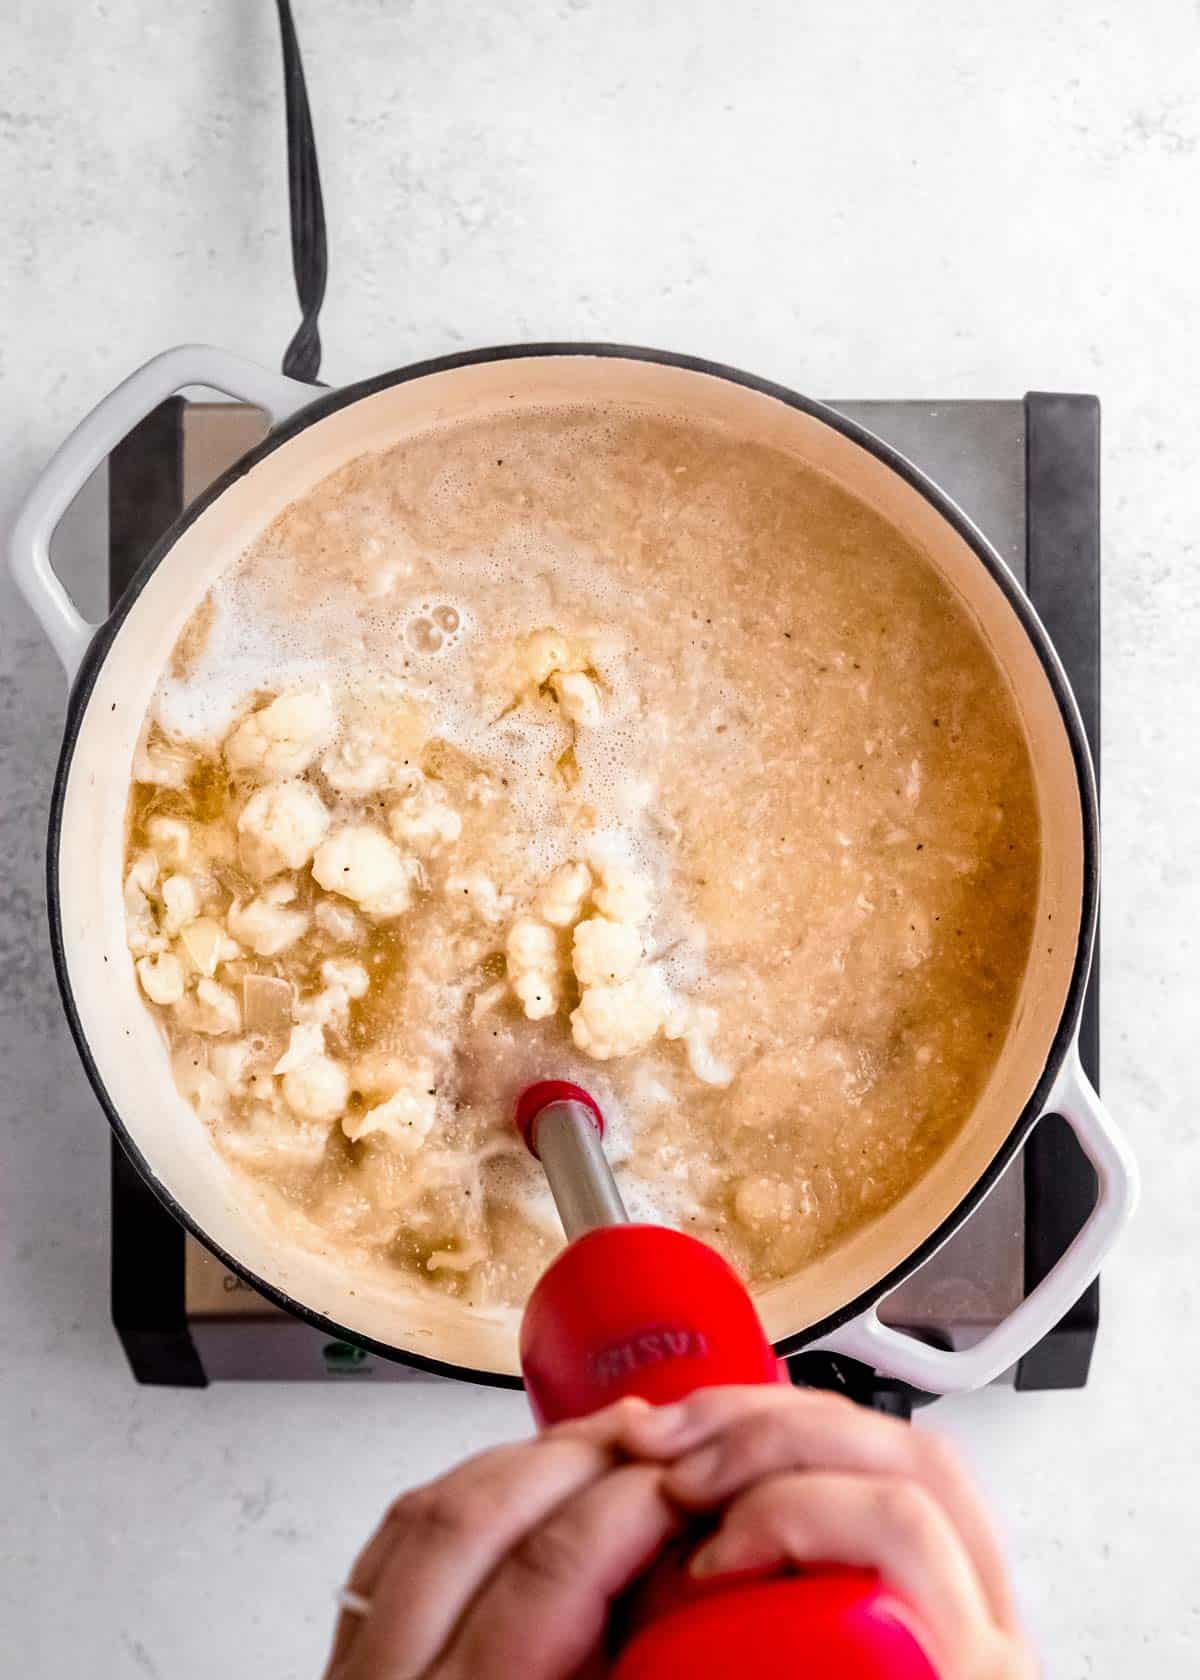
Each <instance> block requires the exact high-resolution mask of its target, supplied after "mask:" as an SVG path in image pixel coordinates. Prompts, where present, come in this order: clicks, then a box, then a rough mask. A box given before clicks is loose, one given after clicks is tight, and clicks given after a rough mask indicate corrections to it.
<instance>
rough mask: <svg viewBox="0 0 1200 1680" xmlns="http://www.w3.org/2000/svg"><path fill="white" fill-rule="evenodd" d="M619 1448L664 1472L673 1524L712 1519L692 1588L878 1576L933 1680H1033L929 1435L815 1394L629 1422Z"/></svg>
mask: <svg viewBox="0 0 1200 1680" xmlns="http://www.w3.org/2000/svg"><path fill="white" fill-rule="evenodd" d="M617 1439H618V1441H619V1442H620V1443H622V1444H623V1445H624V1446H625V1448H626V1450H627V1451H628V1452H629V1453H630V1454H632V1455H634V1456H636V1457H638V1458H639V1459H641V1460H643V1461H651V1462H653V1461H655V1460H657V1461H659V1462H661V1463H662V1464H663V1466H664V1471H665V1473H664V1478H663V1484H662V1486H663V1490H664V1492H665V1494H666V1495H667V1497H668V1498H669V1499H670V1500H671V1501H672V1502H673V1503H674V1504H676V1505H677V1506H678V1507H679V1508H680V1509H681V1510H682V1511H686V1512H692V1513H696V1514H699V1513H701V1512H710V1513H711V1512H713V1511H716V1510H720V1511H721V1513H722V1514H721V1516H720V1520H719V1523H718V1526H717V1529H716V1531H715V1533H714V1534H713V1535H712V1537H711V1538H710V1539H708V1540H707V1541H706V1542H705V1543H704V1545H702V1546H701V1548H700V1549H699V1551H698V1552H697V1553H696V1554H695V1556H694V1557H693V1559H692V1561H691V1565H690V1567H691V1570H692V1573H693V1574H694V1575H697V1576H700V1577H702V1578H711V1577H713V1576H718V1575H722V1574H732V1573H738V1572H741V1571H743V1570H748V1569H756V1568H762V1567H769V1566H770V1565H772V1564H789V1563H790V1564H812V1563H818V1562H823V1563H843V1564H855V1565H860V1566H863V1567H867V1568H872V1569H876V1570H878V1571H879V1573H880V1575H881V1576H882V1577H883V1578H884V1580H885V1581H886V1582H887V1583H888V1584H889V1585H891V1586H892V1587H894V1588H895V1590H896V1591H897V1592H898V1593H899V1594H900V1595H901V1597H902V1598H904V1599H905V1600H906V1601H907V1602H908V1603H909V1604H910V1605H911V1606H912V1608H913V1610H914V1611H915V1612H916V1614H917V1615H918V1616H919V1617H920V1619H921V1621H922V1623H923V1624H924V1626H925V1628H926V1630H927V1632H928V1634H929V1637H930V1638H931V1639H932V1640H933V1642H934V1649H933V1651H932V1652H931V1656H932V1657H933V1659H934V1662H935V1663H936V1665H937V1667H938V1669H939V1673H940V1674H941V1675H942V1676H943V1680H1033V1677H1034V1676H1035V1675H1036V1674H1037V1663H1036V1660H1035V1658H1034V1656H1033V1653H1032V1650H1031V1649H1030V1647H1029V1645H1028V1644H1027V1642H1026V1640H1025V1639H1024V1637H1023V1635H1022V1633H1021V1630H1020V1627H1019V1624H1018V1621H1017V1615H1016V1608H1015V1605H1014V1603H1013V1597H1012V1591H1011V1588H1010V1586H1009V1581H1008V1571H1007V1568H1006V1566H1005V1562H1004V1556H1003V1553H1002V1551H1001V1549H1000V1545H999V1542H998V1541H997V1538H996V1535H995V1532H994V1530H993V1527H992V1523H991V1519H990V1517H989V1516H988V1513H987V1510H986V1508H985V1507H984V1505H983V1502H982V1500H981V1499H980V1496H979V1494H978V1493H977V1491H976V1489H975V1487H974V1485H973V1483H972V1482H971V1479H970V1478H969V1476H968V1475H967V1473H966V1471H965V1470H964V1468H963V1467H962V1465H961V1464H960V1462H959V1460H958V1457H957V1455H956V1454H955V1453H954V1452H952V1450H951V1449H950V1448H949V1447H948V1446H946V1444H945V1443H944V1442H943V1441H942V1440H940V1439H939V1438H938V1437H937V1436H936V1435H930V1434H926V1433H924V1432H923V1431H919V1430H915V1429H912V1428H911V1427H910V1426H909V1425H907V1424H903V1423H899V1422H898V1421H896V1420H895V1419H893V1418H887V1417H883V1416H881V1415H880V1414H879V1413H877V1412H870V1411H866V1410H864V1409H863V1408H862V1407H860V1406H856V1405H854V1404H853V1402H851V1401H848V1400H844V1399H841V1398H840V1397H838V1396H835V1395H830V1394H823V1393H819V1392H817V1391H816V1390H811V1389H795V1388H786V1387H778V1388H776V1387H754V1388H733V1387H730V1388H711V1389H705V1390H701V1391H699V1392H697V1393H696V1394H694V1395H692V1396H690V1397H689V1398H688V1399H687V1400H685V1401H683V1402H681V1403H680V1404H679V1405H675V1406H663V1407H658V1408H656V1409H655V1408H652V1409H649V1410H646V1411H644V1412H637V1413H631V1414H628V1415H626V1416H625V1417H624V1418H622V1419H620V1420H619V1433H618V1436H617Z"/></svg>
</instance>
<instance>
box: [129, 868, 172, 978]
mask: <svg viewBox="0 0 1200 1680" xmlns="http://www.w3.org/2000/svg"><path fill="white" fill-rule="evenodd" d="M157 883H158V859H157V858H156V857H155V855H154V853H153V852H139V853H138V855H137V856H136V857H135V858H134V860H133V862H132V863H131V864H130V866H129V873H128V875H126V877H125V940H126V943H127V944H128V946H129V949H130V950H131V951H132V952H133V954H134V956H135V957H137V956H148V955H151V954H152V953H153V952H155V951H165V950H166V948H167V941H166V939H165V938H164V937H163V935H162V934H160V933H159V931H158V923H157V922H156V921H155V919H154V906H153V905H152V904H151V902H150V894H151V893H152V892H153V891H154V888H155V886H156V885H157Z"/></svg>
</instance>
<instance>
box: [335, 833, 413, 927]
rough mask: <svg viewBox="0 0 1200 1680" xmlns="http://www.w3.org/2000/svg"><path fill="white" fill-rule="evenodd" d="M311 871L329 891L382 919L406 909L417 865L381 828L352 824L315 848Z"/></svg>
mask: <svg viewBox="0 0 1200 1680" xmlns="http://www.w3.org/2000/svg"><path fill="white" fill-rule="evenodd" d="M312 872H313V875H314V876H315V877H316V880H317V882H318V884H319V885H320V886H322V887H324V888H325V889H326V890H327V891H328V892H336V893H340V894H341V895H342V897H343V898H352V899H353V900H354V901H355V903H356V904H358V906H359V908H360V909H362V910H363V911H365V913H366V914H367V915H368V916H376V917H380V918H384V917H388V916H402V915H403V914H404V912H405V911H406V910H407V909H408V908H409V906H410V905H411V903H412V892H413V884H414V882H415V881H416V879H417V877H418V875H419V874H420V866H419V864H418V863H417V861H416V859H415V858H409V857H405V856H404V854H403V852H401V851H399V850H398V849H397V847H395V846H394V845H393V844H392V842H391V841H390V840H389V839H388V837H387V835H386V834H384V833H383V831H382V830H381V829H378V828H372V827H371V826H370V825H369V824H367V823H352V824H350V826H349V827H347V828H339V829H338V830H337V832H336V833H334V834H331V835H330V837H329V839H328V840H326V841H325V842H324V844H323V845H321V846H320V847H318V849H317V855H316V857H315V858H314V859H313V866H312Z"/></svg>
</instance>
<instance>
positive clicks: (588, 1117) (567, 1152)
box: [536, 1101, 629, 1240]
mask: <svg viewBox="0 0 1200 1680" xmlns="http://www.w3.org/2000/svg"><path fill="white" fill-rule="evenodd" d="M536 1138H537V1153H538V1158H539V1159H540V1161H541V1163H542V1166H543V1167H544V1168H545V1172H546V1177H547V1179H548V1180H549V1182H550V1191H551V1194H552V1195H553V1197H554V1204H555V1206H556V1207H557V1208H558V1216H559V1218H560V1219H561V1220H562V1223H563V1230H564V1231H565V1232H566V1233H567V1237H568V1240H570V1239H572V1238H574V1237H578V1236H581V1235H582V1233H583V1232H584V1231H591V1230H593V1229H594V1228H595V1227H596V1226H597V1225H628V1223H629V1215H628V1214H627V1213H626V1212H625V1204H624V1202H623V1201H622V1200H621V1192H620V1191H619V1190H618V1189H617V1184H616V1180H615V1179H614V1178H613V1175H612V1168H611V1167H610V1166H609V1164H608V1160H607V1157H606V1156H605V1153H604V1146H603V1144H602V1143H601V1141H600V1134H599V1132H598V1131H597V1129H596V1121H595V1119H594V1117H593V1116H592V1114H591V1113H590V1112H589V1111H588V1110H587V1109H586V1108H585V1107H584V1106H583V1104H582V1103H580V1102H570V1101H565V1102H553V1103H548V1104H547V1105H546V1107H545V1108H544V1109H542V1111H541V1113H540V1114H539V1115H538V1117H537V1121H536Z"/></svg>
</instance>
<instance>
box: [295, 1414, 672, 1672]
mask: <svg viewBox="0 0 1200 1680" xmlns="http://www.w3.org/2000/svg"><path fill="white" fill-rule="evenodd" d="M639 1411H649V1407H647V1406H646V1404H645V1402H644V1401H639V1400H625V1401H621V1402H619V1403H618V1404H617V1405H615V1406H611V1407H609V1408H607V1409H606V1410H605V1411H603V1412H597V1413H594V1414H593V1415H592V1416H591V1417H588V1418H584V1419H581V1420H578V1421H576V1422H571V1423H566V1424H560V1425H558V1426H557V1427H556V1428H554V1429H549V1430H547V1431H545V1433H544V1434H542V1435H541V1436H540V1437H538V1439H536V1440H533V1441H527V1442H521V1443H516V1444H513V1445H510V1446H504V1447H497V1448H495V1449H493V1450H492V1451H491V1452H485V1453H481V1454H480V1455H479V1456H478V1457H477V1458H472V1459H469V1460H468V1461H467V1462H466V1463H465V1464H461V1465H459V1466H458V1467H457V1468H456V1469H454V1470H452V1471H450V1472H449V1474H448V1475H445V1476H441V1477H439V1478H438V1479H437V1480H436V1481H434V1482H430V1483H429V1484H428V1485H427V1486H425V1487H421V1488H415V1489H414V1490H413V1491H412V1492H411V1493H406V1494H403V1495H402V1496H401V1497H400V1498H399V1499H398V1500H397V1501H396V1503H395V1504H394V1505H393V1506H392V1507H391V1509H390V1510H389V1511H388V1513H387V1515H386V1516H385V1518H384V1520H383V1522H382V1524H381V1525H380V1527H379V1529H378V1530H377V1532H376V1534H375V1535H374V1537H373V1538H372V1539H371V1541H370V1542H369V1543H368V1544H367V1546H366V1548H365V1549H364V1550H363V1552H362V1553H361V1554H360V1556H359V1558H358V1561H357V1563H356V1564H355V1565H354V1568H353V1570H352V1571H351V1574H350V1579H349V1581H348V1583H347V1585H348V1587H349V1589H350V1591H351V1592H354V1593H357V1594H359V1595H361V1597H363V1598H364V1599H366V1600H367V1601H368V1602H369V1605H370V1609H369V1613H368V1614H367V1615H366V1616H360V1615H357V1614H353V1613H351V1612H349V1611H344V1612H343V1614H342V1616H341V1617H340V1619H339V1621H338V1625H337V1630H336V1633H335V1636H334V1644H333V1651H332V1653H331V1655H330V1659H329V1666H328V1668H327V1670H326V1680H502V1677H503V1680H511V1677H512V1676H513V1675H517V1674H519V1675H520V1676H521V1680H565V1677H567V1676H582V1675H585V1674H588V1673H592V1674H596V1673H600V1672H602V1656H601V1653H602V1646H603V1637H604V1629H605V1625H606V1623H607V1620H608V1612H609V1607H610V1605H611V1603H612V1600H613V1599H614V1598H615V1597H616V1596H617V1595H618V1594H619V1593H621V1592H622V1591H623V1590H624V1589H625V1587H627V1586H628V1585H629V1584H630V1582H631V1581H632V1580H634V1579H635V1577H636V1576H638V1575H639V1574H641V1573H642V1572H643V1571H644V1570H645V1568H646V1567H647V1565H648V1564H649V1563H650V1562H651V1560H652V1559H653V1558H654V1557H655V1556H656V1555H657V1553H658V1551H659V1550H660V1548H661V1547H662V1545H663V1543H664V1542H665V1541H666V1540H667V1539H669V1538H670V1536H671V1535H673V1534H675V1533H676V1532H678V1530H679V1528H680V1526H681V1522H682V1519H681V1518H680V1516H679V1514H678V1512H677V1511H676V1510H675V1508H674V1507H673V1506H672V1505H671V1503H670V1502H669V1501H668V1500H667V1499H666V1497H665V1496H664V1494H663V1491H662V1485H663V1470H662V1468H661V1467H660V1466H659V1465H658V1464H657V1463H655V1462H649V1463H641V1464H638V1463H630V1462H628V1459H627V1457H625V1455H624V1454H623V1453H622V1451H621V1446H620V1443H621V1441H622V1439H623V1437H624V1435H625V1432H626V1431H627V1430H628V1428H629V1426H630V1424H631V1423H632V1421H633V1417H634V1416H635V1415H636V1413H637V1412H639Z"/></svg>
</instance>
